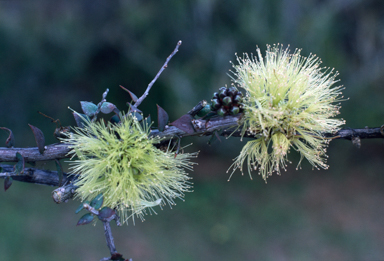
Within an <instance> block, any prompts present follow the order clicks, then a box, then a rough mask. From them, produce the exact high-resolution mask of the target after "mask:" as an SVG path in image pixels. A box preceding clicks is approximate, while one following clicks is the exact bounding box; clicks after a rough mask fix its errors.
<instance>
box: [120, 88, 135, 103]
mask: <svg viewBox="0 0 384 261" xmlns="http://www.w3.org/2000/svg"><path fill="white" fill-rule="evenodd" d="M120 88H121V89H123V90H124V91H126V92H128V93H129V95H130V96H131V98H132V101H133V102H136V101H137V100H138V98H137V96H136V95H135V94H134V93H133V92H131V91H129V90H128V89H126V88H125V87H123V86H121V85H120Z"/></svg>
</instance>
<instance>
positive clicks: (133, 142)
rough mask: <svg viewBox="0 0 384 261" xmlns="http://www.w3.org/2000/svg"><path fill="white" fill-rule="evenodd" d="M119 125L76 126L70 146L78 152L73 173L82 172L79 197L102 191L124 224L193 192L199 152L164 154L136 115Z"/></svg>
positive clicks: (68, 140) (69, 141)
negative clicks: (193, 172) (190, 172)
mask: <svg viewBox="0 0 384 261" xmlns="http://www.w3.org/2000/svg"><path fill="white" fill-rule="evenodd" d="M121 119H122V120H121V122H120V123H117V124H112V123H107V124H105V123H104V122H103V121H98V122H92V121H89V120H85V119H84V120H85V124H84V127H83V128H74V133H72V134H70V136H69V137H68V139H66V140H65V142H66V143H67V144H68V145H69V147H70V148H71V149H72V150H71V152H70V154H72V158H71V159H73V158H74V157H75V156H76V157H77V159H73V160H72V161H71V162H70V163H71V164H72V166H71V172H72V173H74V174H79V177H78V179H77V180H76V183H75V185H77V186H78V188H77V190H76V192H77V196H78V197H79V198H80V199H81V200H82V201H84V200H87V199H88V200H89V199H92V198H94V197H95V196H96V195H98V194H100V193H102V194H103V196H104V206H107V207H110V208H112V209H117V210H118V212H119V214H120V218H121V220H122V221H123V222H128V219H129V218H130V217H132V219H133V221H134V216H135V215H137V216H139V217H140V218H141V219H142V220H143V216H144V215H145V214H147V213H146V209H147V208H149V212H151V211H154V210H153V209H152V207H154V206H156V205H160V207H161V206H162V205H165V204H168V205H170V206H171V205H174V204H175V203H174V199H175V198H180V199H183V197H184V192H189V191H191V182H189V180H190V177H189V176H188V175H187V173H186V171H185V169H189V170H191V169H192V164H193V163H191V162H189V160H190V159H191V158H192V157H196V153H183V154H177V156H175V153H174V152H171V149H172V148H169V147H168V149H166V150H165V151H164V150H160V149H158V148H156V147H155V146H154V145H155V144H156V143H158V142H159V141H160V139H159V138H157V137H153V136H151V137H150V136H149V132H150V130H149V127H148V126H147V125H145V124H144V126H142V124H140V123H139V122H138V121H137V119H136V118H135V117H132V116H131V115H126V116H121Z"/></svg>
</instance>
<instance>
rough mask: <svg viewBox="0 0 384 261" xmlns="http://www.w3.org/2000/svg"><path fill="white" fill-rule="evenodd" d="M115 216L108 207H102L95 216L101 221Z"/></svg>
mask: <svg viewBox="0 0 384 261" xmlns="http://www.w3.org/2000/svg"><path fill="white" fill-rule="evenodd" d="M114 214H115V211H114V210H113V209H111V208H109V207H103V208H102V209H101V210H100V211H99V215H98V216H97V217H98V218H99V219H100V220H101V221H105V220H106V219H108V218H110V217H112V216H113V215H114Z"/></svg>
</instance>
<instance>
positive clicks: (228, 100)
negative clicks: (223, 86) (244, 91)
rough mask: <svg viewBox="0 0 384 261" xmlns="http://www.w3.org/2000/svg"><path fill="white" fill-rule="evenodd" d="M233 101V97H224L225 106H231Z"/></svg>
mask: <svg viewBox="0 0 384 261" xmlns="http://www.w3.org/2000/svg"><path fill="white" fill-rule="evenodd" d="M231 103H232V99H231V97H229V96H226V97H224V98H223V105H224V106H229V105H230V104H231Z"/></svg>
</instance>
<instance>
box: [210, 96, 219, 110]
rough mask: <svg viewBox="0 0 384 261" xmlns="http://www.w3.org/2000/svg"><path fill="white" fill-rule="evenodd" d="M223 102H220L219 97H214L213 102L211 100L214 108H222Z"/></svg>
mask: <svg viewBox="0 0 384 261" xmlns="http://www.w3.org/2000/svg"><path fill="white" fill-rule="evenodd" d="M220 106H221V104H220V101H219V100H218V99H212V102H211V108H212V110H214V111H215V110H217V109H218V108H220Z"/></svg>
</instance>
